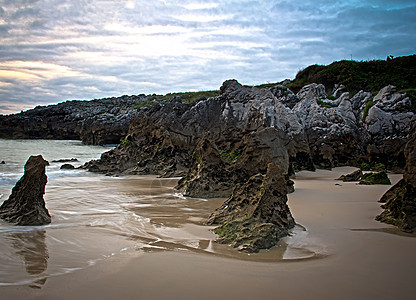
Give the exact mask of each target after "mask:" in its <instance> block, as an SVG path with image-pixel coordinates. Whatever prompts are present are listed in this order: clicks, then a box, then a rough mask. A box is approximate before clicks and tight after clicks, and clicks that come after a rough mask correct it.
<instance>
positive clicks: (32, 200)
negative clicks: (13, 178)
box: [0, 155, 51, 226]
mask: <svg viewBox="0 0 416 300" xmlns="http://www.w3.org/2000/svg"><path fill="white" fill-rule="evenodd" d="M47 165H49V163H48V162H47V161H46V160H44V159H43V157H42V156H41V155H38V156H31V157H29V159H28V160H27V162H26V164H25V172H24V174H23V177H22V178H20V180H19V181H18V182H17V183H16V185H15V187H14V188H13V190H12V193H11V195H10V197H9V199H7V200H6V201H4V202H3V204H2V206H1V207H0V218H1V219H3V220H4V221H6V222H9V223H13V224H15V225H22V226H37V225H45V224H49V223H50V222H51V216H50V214H49V211H48V210H47V208H46V206H45V200H44V199H43V195H44V193H45V186H46V183H47V177H46V173H45V166H47Z"/></svg>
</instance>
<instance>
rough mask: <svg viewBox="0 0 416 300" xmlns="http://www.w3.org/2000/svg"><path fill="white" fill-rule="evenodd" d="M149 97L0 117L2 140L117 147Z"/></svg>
mask: <svg viewBox="0 0 416 300" xmlns="http://www.w3.org/2000/svg"><path fill="white" fill-rule="evenodd" d="M149 98H150V96H145V95H138V96H121V97H114V98H104V99H97V100H91V101H76V100H73V101H66V102H62V103H59V104H56V105H49V106H37V107H35V108H34V109H31V110H27V111H25V112H21V113H19V114H13V115H7V116H0V138H13V139H21V138H25V139H26V138H43V139H70V140H71V139H72V140H75V139H78V140H82V141H83V143H84V144H93V145H102V144H117V143H119V141H120V138H122V137H124V136H125V135H126V134H127V131H128V128H129V124H130V120H131V119H132V118H133V116H134V115H135V114H136V112H137V109H136V107H137V106H138V105H140V104H141V103H145V102H146V101H148V99H149Z"/></svg>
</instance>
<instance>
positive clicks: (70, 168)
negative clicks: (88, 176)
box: [60, 164, 75, 170]
mask: <svg viewBox="0 0 416 300" xmlns="http://www.w3.org/2000/svg"><path fill="white" fill-rule="evenodd" d="M60 169H61V170H73V169H75V167H74V165H71V164H63V165H62V166H61V168H60Z"/></svg>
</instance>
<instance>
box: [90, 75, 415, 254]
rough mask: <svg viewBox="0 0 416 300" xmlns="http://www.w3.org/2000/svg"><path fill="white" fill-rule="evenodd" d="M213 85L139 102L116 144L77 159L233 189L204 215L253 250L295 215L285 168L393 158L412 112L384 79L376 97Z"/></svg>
mask: <svg viewBox="0 0 416 300" xmlns="http://www.w3.org/2000/svg"><path fill="white" fill-rule="evenodd" d="M220 90H221V93H220V95H219V96H216V97H214V98H208V99H203V100H200V101H198V102H196V103H193V104H189V103H182V101H181V99H179V98H174V99H172V100H171V101H168V102H164V103H154V104H153V105H152V106H150V107H147V108H144V109H142V110H141V111H140V112H139V113H138V114H137V116H136V117H135V118H134V119H132V121H131V123H130V128H129V132H128V134H127V136H126V137H125V139H123V141H122V142H121V143H120V145H118V146H117V147H116V148H115V149H114V150H112V151H110V152H107V153H105V154H103V155H102V157H101V159H99V160H96V161H92V162H89V163H87V164H86V165H85V168H87V169H89V170H90V171H96V172H102V173H106V174H110V175H111V174H149V173H152V174H158V175H160V176H180V177H182V179H181V180H180V181H179V184H178V186H177V188H178V189H179V190H180V191H181V192H182V193H183V194H184V195H187V196H193V197H229V196H230V194H231V193H232V191H234V192H233V194H232V198H231V199H233V200H228V202H227V203H228V204H227V205H228V206H227V207H228V208H227V209H225V208H224V207H225V206H224V207H223V208H222V209H220V210H219V211H221V212H222V213H221V214H220V213H219V212H217V213H216V214H215V215H218V217H216V218H214V217H212V218H211V219H210V223H213V224H214V223H215V224H218V225H223V226H220V227H219V229H217V232H218V234H219V235H220V236H221V239H220V240H221V241H223V242H227V243H231V244H233V245H235V246H239V247H240V246H241V247H242V248H244V249H247V250H249V249H251V251H255V250H257V249H259V248H268V247H270V246H272V245H274V244H275V243H276V242H277V240H278V238H279V237H281V236H282V235H284V234H286V233H287V230H288V228H290V227H291V226H293V224H294V221H293V219H291V217H289V216H290V212H288V211H287V209H286V208H285V207H284V205H280V204H281V203H285V199H286V198H285V197H286V193H287V192H288V191H289V190H291V189H292V188H293V187H291V186H290V184H289V183H290V182H289V181H288V175H289V174H290V173H291V172H293V171H294V170H295V171H296V170H301V169H309V170H314V168H315V166H318V167H325V168H330V167H334V166H339V165H347V164H358V163H360V161H359V160H360V159H362V160H364V161H366V162H368V163H370V164H371V163H373V162H374V160H375V159H378V160H381V162H384V163H386V164H387V165H388V163H390V165H392V164H393V162H395V163H400V153H401V152H402V151H403V147H404V144H403V143H402V142H403V141H405V140H406V135H407V128H406V124H409V122H410V118H411V117H412V116H413V113H412V112H411V107H410V105H411V103H410V101H409V98H407V97H406V96H405V95H404V94H395V93H393V89H392V88H386V89H385V90H384V91H381V92H380V93H379V95H378V96H377V97H374V99H373V97H372V95H371V93H366V92H363V91H361V92H359V93H357V94H356V95H355V96H354V97H352V98H350V95H349V94H348V93H342V92H341V90H339V89H338V90H337V91H336V95H337V96H338V97H336V99H335V100H330V99H328V96H327V95H326V92H325V88H324V86H323V85H319V84H310V85H307V86H305V87H304V88H303V89H301V90H300V91H299V93H298V94H296V95H295V94H293V93H292V92H291V91H289V90H288V89H287V88H286V87H284V86H276V87H273V88H256V87H247V86H242V85H241V84H239V83H238V82H237V81H235V80H228V81H226V82H224V83H223V85H222V86H221V89H220ZM387 91H390V92H387ZM330 98H331V99H333V98H334V97H330ZM377 109H379V110H380V111H381V110H382V111H383V113H382V114H381V113H376V110H377ZM386 118H388V119H389V120H390V119H391V120H393V121H392V122H393V123H392V124H393V125H392V126H391V127H389V128H387V127H386V126H387V125H380V126H381V127H383V128H385V127H386V129H385V130H384V131H383V134H382V135H380V134H377V133H376V132H375V131H374V126H376V125H375V124H384V123H383V122H384V121H385V119H386ZM394 120H396V121H397V122H396V121H394ZM399 121H400V122H399ZM394 122H396V123H394ZM388 141H393V142H392V143H388ZM381 153H382V154H383V155H380V154H381ZM357 158H358V160H357ZM386 158H389V159H392V160H393V162H389V161H385V160H386ZM270 163H272V164H274V165H275V166H279V168H278V170H276V169H275V168H273V170H274V171H273V178H274V179H273V180H276V182H273V184H270V190H273V192H272V193H271V194H270V193H269V194H266V196H267V197H266V196H265V198H261V197H260V196H259V195H260V194H261V191H262V184H263V183H264V184H265V183H266V182H268V180H269V179H268V178H270V174H269V175H266V174H267V173H268V172H271V171H270V166H269V164H270ZM268 170H269V171H268ZM277 173H279V175H277ZM265 178H266V179H267V180H266V179H265ZM276 178H279V179H278V180H277V179H276ZM282 178H284V179H282ZM263 180H264V182H263ZM283 182H284V183H283ZM259 197H260V198H261V199H262V200H261V201H260V200H259V199H260V198H259ZM266 198H267V200H265V199H266ZM231 203H239V204H236V205H231ZM247 203H249V204H247ZM276 203H280V204H279V205H277V204H276ZM241 205H242V206H244V207H245V208H244V214H243V215H241V216H240V215H238V216H237V215H236V212H234V210H235V209H236V208H238V207H240V206H241ZM272 207H280V208H279V209H277V208H276V209H274V208H273V209H272ZM231 208H232V209H231ZM262 209H265V210H266V211H269V212H270V215H267V214H265V213H263V211H262ZM254 211H256V212H259V211H262V213H254ZM220 215H221V217H220ZM227 216H229V217H228V218H229V219H227ZM279 218H281V220H280V221H276V220H278V219H279ZM231 219H233V220H234V221H232V220H231ZM236 220H238V221H236ZM282 220H285V221H282ZM241 233H244V234H245V235H241ZM250 236H251V237H250ZM256 237H257V238H256Z"/></svg>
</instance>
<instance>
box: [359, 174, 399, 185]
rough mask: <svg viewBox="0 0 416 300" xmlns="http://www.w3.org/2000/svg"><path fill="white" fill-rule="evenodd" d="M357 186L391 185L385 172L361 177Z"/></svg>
mask: <svg viewBox="0 0 416 300" xmlns="http://www.w3.org/2000/svg"><path fill="white" fill-rule="evenodd" d="M359 184H364V185H371V184H391V182H390V179H389V177H388V176H387V173H386V172H385V171H381V172H369V173H365V174H363V175H362V176H361V178H360V182H359Z"/></svg>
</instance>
